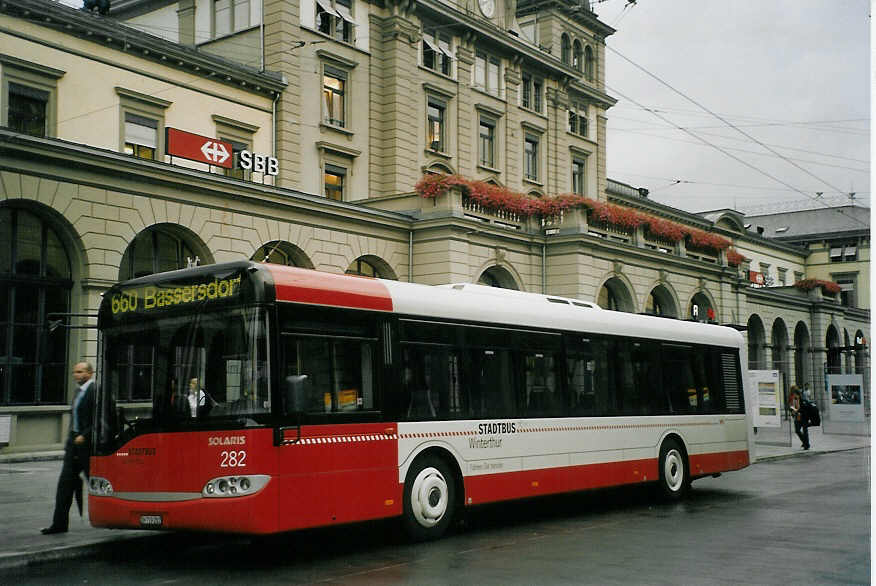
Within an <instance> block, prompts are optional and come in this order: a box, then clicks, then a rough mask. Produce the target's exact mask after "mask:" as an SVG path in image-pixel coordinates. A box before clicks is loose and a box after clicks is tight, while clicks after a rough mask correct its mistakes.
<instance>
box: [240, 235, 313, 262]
mask: <svg viewBox="0 0 876 586" xmlns="http://www.w3.org/2000/svg"><path fill="white" fill-rule="evenodd" d="M250 260H254V261H256V262H269V263H273V264H278V265H286V266H288V267H301V268H305V269H312V268H313V263H312V262H310V259H308V258H307V255H306V254H304V251H303V250H301V249H300V248H298V247H297V246H295V245H294V244H292V243H290V242H285V241H283V240H274V241H272V242H268V243H267V244H265V245H264V246H261V247H259V249H258V250H256V251H255V252H254V253H253V255H252V258H251V259H250Z"/></svg>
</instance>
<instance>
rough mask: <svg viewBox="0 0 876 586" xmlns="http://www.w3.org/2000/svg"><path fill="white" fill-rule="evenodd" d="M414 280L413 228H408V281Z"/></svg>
mask: <svg viewBox="0 0 876 586" xmlns="http://www.w3.org/2000/svg"><path fill="white" fill-rule="evenodd" d="M413 282H414V230H413V229H410V230H408V283H413Z"/></svg>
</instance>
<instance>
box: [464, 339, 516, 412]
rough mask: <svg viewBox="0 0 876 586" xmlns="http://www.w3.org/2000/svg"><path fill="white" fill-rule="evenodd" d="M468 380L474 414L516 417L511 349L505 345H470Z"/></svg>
mask: <svg viewBox="0 0 876 586" xmlns="http://www.w3.org/2000/svg"><path fill="white" fill-rule="evenodd" d="M468 357H469V368H468V377H467V384H468V385H469V388H470V389H471V412H472V415H473V416H474V417H497V418H498V417H513V416H514V412H515V400H514V384H513V373H514V368H513V366H512V361H511V352H510V351H509V350H502V349H495V350H492V349H482V348H470V349H468Z"/></svg>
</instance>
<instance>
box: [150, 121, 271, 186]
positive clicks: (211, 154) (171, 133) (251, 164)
mask: <svg viewBox="0 0 876 586" xmlns="http://www.w3.org/2000/svg"><path fill="white" fill-rule="evenodd" d="M166 132H167V135H166V138H167V140H166V141H165V144H166V145H167V154H168V155H170V156H172V157H182V158H184V159H189V160H191V161H198V162H199V163H207V164H208V165H215V166H217V167H224V168H225V169H233V168H234V156H233V154H234V153H233V148H232V146H231V143H230V142H228V141H225V140H219V139H216V138H210V137H209V136H201V135H200V134H194V133H192V132H186V131H184V130H178V129H176V128H168V129H167V130H166ZM238 155H239V157H238V161H237V166H238V168H240V169H244V170H246V171H253V172H254V173H262V174H263V175H278V174H279V173H280V163H279V161H277V159H276V158H274V157H271V156H268V155H260V154H256V153H253V152H250V151H240V152H239V153H238Z"/></svg>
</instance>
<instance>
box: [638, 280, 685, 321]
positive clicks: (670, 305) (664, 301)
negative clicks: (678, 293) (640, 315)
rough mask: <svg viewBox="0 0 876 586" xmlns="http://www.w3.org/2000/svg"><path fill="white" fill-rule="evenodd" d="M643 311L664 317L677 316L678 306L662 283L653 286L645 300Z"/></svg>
mask: <svg viewBox="0 0 876 586" xmlns="http://www.w3.org/2000/svg"><path fill="white" fill-rule="evenodd" d="M645 313H649V314H651V315H661V316H664V317H678V306H677V305H676V303H675V298H674V297H673V295H672V293H671V292H670V291H669V289H667V288H666V286H664V285H658V286H657V287H654V288H653V289H652V290H651V292H650V293H649V294H648V300H647V301H645Z"/></svg>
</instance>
